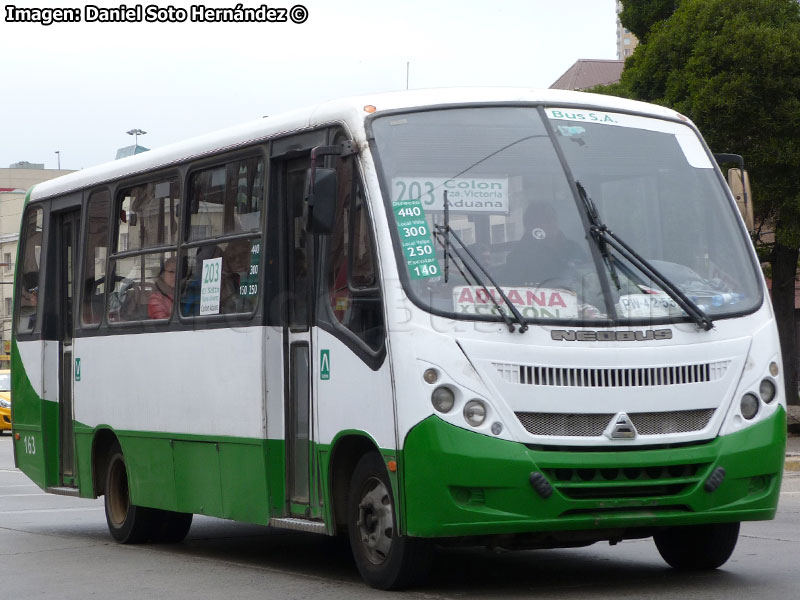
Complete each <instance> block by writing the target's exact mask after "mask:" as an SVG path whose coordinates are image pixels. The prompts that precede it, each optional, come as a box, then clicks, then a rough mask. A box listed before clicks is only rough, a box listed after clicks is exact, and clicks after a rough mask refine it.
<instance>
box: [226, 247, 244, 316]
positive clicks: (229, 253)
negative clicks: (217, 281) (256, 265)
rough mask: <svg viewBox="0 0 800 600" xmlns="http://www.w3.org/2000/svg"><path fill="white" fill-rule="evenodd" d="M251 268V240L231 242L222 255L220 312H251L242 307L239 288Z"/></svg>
mask: <svg viewBox="0 0 800 600" xmlns="http://www.w3.org/2000/svg"><path fill="white" fill-rule="evenodd" d="M249 268H250V240H235V241H233V242H230V243H229V244H228V246H227V248H225V250H224V252H223V253H222V282H221V289H220V294H219V311H220V312H221V313H225V314H227V313H234V312H243V311H247V310H249V308H245V307H243V306H241V303H240V302H239V300H240V290H239V286H240V284H242V283H243V282H244V281H245V280H246V278H247V272H248V270H249Z"/></svg>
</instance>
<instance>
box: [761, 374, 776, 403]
mask: <svg viewBox="0 0 800 600" xmlns="http://www.w3.org/2000/svg"><path fill="white" fill-rule="evenodd" d="M758 393H759V395H760V396H761V399H762V400H763V401H764V402H766V403H767V404H769V403H770V402H772V401H773V400H774V399H775V394H776V393H777V391H776V389H775V384H774V383H773V382H772V380H771V379H762V380H761V385H759V386H758Z"/></svg>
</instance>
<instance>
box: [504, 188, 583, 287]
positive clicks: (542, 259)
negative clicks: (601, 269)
mask: <svg viewBox="0 0 800 600" xmlns="http://www.w3.org/2000/svg"><path fill="white" fill-rule="evenodd" d="M585 245H586V244H584V245H583V246H581V245H580V244H578V243H577V242H575V241H574V240H572V239H570V238H568V237H567V236H566V235H565V234H564V232H563V231H562V229H561V227H560V226H559V222H558V213H557V212H556V209H555V208H554V207H553V205H552V204H550V203H549V202H533V203H531V205H530V206H528V208H527V209H526V210H525V214H524V216H523V232H522V237H521V238H520V239H519V241H518V242H517V243H516V244H515V246H514V247H513V248H512V250H511V251H510V252H509V254H508V258H507V259H506V274H507V278H508V281H509V283H511V282H513V283H514V284H516V285H523V286H528V287H537V288H564V287H565V286H567V287H568V289H571V290H572V291H576V292H577V291H578V290H576V289H575V288H574V279H575V269H576V268H578V267H581V266H582V267H584V268H585V266H586V265H589V264H590V263H591V256H590V255H589V251H588V249H587V248H585V247H584V246H585Z"/></svg>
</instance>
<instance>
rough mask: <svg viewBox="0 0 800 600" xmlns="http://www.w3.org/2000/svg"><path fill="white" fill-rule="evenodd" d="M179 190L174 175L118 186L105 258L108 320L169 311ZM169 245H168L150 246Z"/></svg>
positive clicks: (151, 316) (168, 313) (155, 315)
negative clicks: (112, 242) (109, 246)
mask: <svg viewBox="0 0 800 600" xmlns="http://www.w3.org/2000/svg"><path fill="white" fill-rule="evenodd" d="M180 206H181V194H180V184H179V182H178V179H177V177H168V178H164V179H157V180H155V181H151V182H147V183H143V184H140V185H136V186H133V187H130V188H126V189H124V190H122V191H121V192H120V193H119V195H118V197H117V201H116V204H115V209H114V215H115V218H116V221H117V224H116V227H117V228H116V231H115V234H116V235H115V238H114V239H115V246H116V247H115V248H114V249H113V250H114V254H112V256H111V259H110V260H109V267H108V277H109V283H108V284H107V285H106V286H105V287H106V288H107V291H108V303H107V311H108V321H109V323H124V322H129V321H145V320H152V319H160V320H165V319H169V318H170V317H171V315H172V307H173V306H174V297H175V278H176V276H177V273H176V271H177V258H176V246H177V241H178V215H179V214H180ZM164 246H171V248H168V249H162V250H155V249H156V248H163V247H164Z"/></svg>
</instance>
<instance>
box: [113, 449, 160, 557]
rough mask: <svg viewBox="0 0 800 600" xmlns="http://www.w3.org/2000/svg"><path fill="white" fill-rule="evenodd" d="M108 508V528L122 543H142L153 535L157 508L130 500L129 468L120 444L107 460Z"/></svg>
mask: <svg viewBox="0 0 800 600" xmlns="http://www.w3.org/2000/svg"><path fill="white" fill-rule="evenodd" d="M105 509H106V523H107V524H108V531H109V532H110V533H111V537H113V538H114V539H115V540H116V541H118V542H119V543H121V544H141V543H142V542H146V541H147V540H148V538H149V537H150V532H151V528H152V524H153V522H154V518H155V510H154V509H152V508H146V507H143V506H136V505H134V504H131V500H130V495H129V493H128V470H127V468H126V467H125V457H124V456H123V455H122V449H121V448H120V447H119V445H118V444H114V446H113V447H112V448H111V453H110V456H109V460H108V469H107V470H106V486H105Z"/></svg>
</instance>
